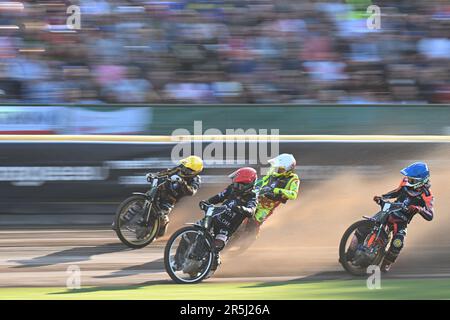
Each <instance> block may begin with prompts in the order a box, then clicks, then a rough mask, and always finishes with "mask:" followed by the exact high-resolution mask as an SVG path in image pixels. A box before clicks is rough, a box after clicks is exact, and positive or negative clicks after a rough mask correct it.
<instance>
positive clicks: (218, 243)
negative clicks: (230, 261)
mask: <svg viewBox="0 0 450 320" xmlns="http://www.w3.org/2000/svg"><path fill="white" fill-rule="evenodd" d="M215 233H216V236H215V237H214V242H213V247H214V251H215V252H216V254H215V259H214V261H213V265H212V267H211V271H215V270H216V269H217V267H218V266H219V265H220V264H221V261H220V251H222V250H223V248H225V245H226V243H227V241H228V239H229V230H228V229H227V228H220V229H219V230H218V232H215Z"/></svg>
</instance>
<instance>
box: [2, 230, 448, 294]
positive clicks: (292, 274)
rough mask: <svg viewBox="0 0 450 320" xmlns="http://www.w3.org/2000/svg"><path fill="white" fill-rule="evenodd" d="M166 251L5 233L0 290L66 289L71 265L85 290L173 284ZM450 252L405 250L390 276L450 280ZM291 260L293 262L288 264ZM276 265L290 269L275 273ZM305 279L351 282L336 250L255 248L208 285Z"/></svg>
mask: <svg viewBox="0 0 450 320" xmlns="http://www.w3.org/2000/svg"><path fill="white" fill-rule="evenodd" d="M164 245H165V242H164V241H156V242H155V243H153V244H152V245H150V246H148V247H147V248H144V249H140V250H131V249H128V248H127V247H125V246H124V245H122V244H121V243H120V242H119V241H118V240H117V239H116V237H115V233H114V232H113V231H111V230H107V229H97V230H94V229H77V230H75V229H30V230H3V231H0V285H1V286H2V287H33V286H42V287H55V286H57V287H59V286H61V287H64V286H66V281H67V278H68V276H69V273H67V268H68V267H69V266H71V265H76V266H78V267H79V268H80V270H81V276H82V277H81V281H82V285H83V286H85V285H124V286H127V285H136V284H140V283H143V282H149V281H150V282H153V281H154V282H166V281H167V282H170V281H169V280H170V279H169V277H168V276H167V274H166V273H165V271H164V266H163V247H164ZM449 249H450V248H448V247H434V248H430V247H415V248H414V249H412V250H405V252H404V255H403V256H402V257H401V259H400V261H399V262H398V264H397V265H396V266H395V270H393V272H392V273H391V274H390V275H389V276H390V277H412V278H422V277H425V278H426V277H450V257H449V255H448V254H447V253H448V252H449ZM286 251H288V252H286ZM287 254H289V255H290V256H291V257H292V259H291V261H289V263H287V264H286V263H285V264H283V261H284V260H283V259H285V257H286V255H287ZM301 257H308V258H307V259H306V258H305V259H303V258H301ZM274 260H275V261H278V262H279V266H283V265H285V266H286V267H285V268H283V267H278V268H276V269H272V268H270V265H271V264H272V263H273V261H274ZM265 266H269V267H268V268H266V267H265ZM236 269H239V271H236ZM300 277H311V278H314V279H345V278H350V276H348V275H347V274H346V273H344V272H342V268H341V267H340V265H339V264H338V263H337V249H336V248H335V247H324V246H319V247H300V246H297V247H284V248H279V249H278V250H275V251H274V250H273V248H264V247H256V248H253V249H251V250H250V251H249V252H248V253H247V254H246V255H244V256H241V257H239V258H235V259H232V258H230V257H226V256H225V257H224V259H223V265H222V266H221V269H220V270H219V272H217V274H216V277H214V278H213V279H210V280H208V281H214V282H217V281H219V282H221V281H236V282H239V281H253V280H257V281H279V280H281V279H285V280H287V279H295V278H300Z"/></svg>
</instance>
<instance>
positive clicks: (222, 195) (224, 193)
mask: <svg viewBox="0 0 450 320" xmlns="http://www.w3.org/2000/svg"><path fill="white" fill-rule="evenodd" d="M230 190H231V189H230V187H227V188H226V189H225V190H223V191H222V192H219V193H218V194H216V195H215V196H212V197H211V198H209V199H208V200H207V201H208V202H209V203H211V204H217V203H221V202H223V201H224V200H226V199H227V197H228V195H229V194H230Z"/></svg>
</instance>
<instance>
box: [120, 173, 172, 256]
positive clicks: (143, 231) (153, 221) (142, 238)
mask: <svg viewBox="0 0 450 320" xmlns="http://www.w3.org/2000/svg"><path fill="white" fill-rule="evenodd" d="M147 181H149V182H150V185H151V187H150V190H149V191H147V192H145V193H141V192H134V193H133V196H131V197H129V198H127V199H125V200H124V201H123V202H122V203H121V204H120V206H119V207H118V209H117V212H116V215H115V219H114V222H113V229H114V231H115V232H116V234H117V236H118V237H119V239H120V241H122V243H123V244H125V245H126V246H128V247H130V248H133V249H140V248H143V247H145V246H147V245H149V244H150V243H151V242H152V241H153V240H154V239H155V238H156V237H157V236H158V234H159V232H160V229H161V226H163V225H164V213H163V211H162V210H161V209H160V208H159V206H158V197H159V190H160V188H161V187H162V186H163V185H164V184H165V183H166V182H167V181H168V176H157V175H152V174H148V175H147Z"/></svg>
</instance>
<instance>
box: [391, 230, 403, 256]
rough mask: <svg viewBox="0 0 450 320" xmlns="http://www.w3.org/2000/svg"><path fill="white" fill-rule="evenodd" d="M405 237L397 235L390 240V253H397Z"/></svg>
mask: <svg viewBox="0 0 450 320" xmlns="http://www.w3.org/2000/svg"><path fill="white" fill-rule="evenodd" d="M404 241H405V236H404V235H403V234H397V235H396V236H395V237H394V239H392V245H391V251H392V252H393V253H399V252H400V250H402V248H403V246H404Z"/></svg>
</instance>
